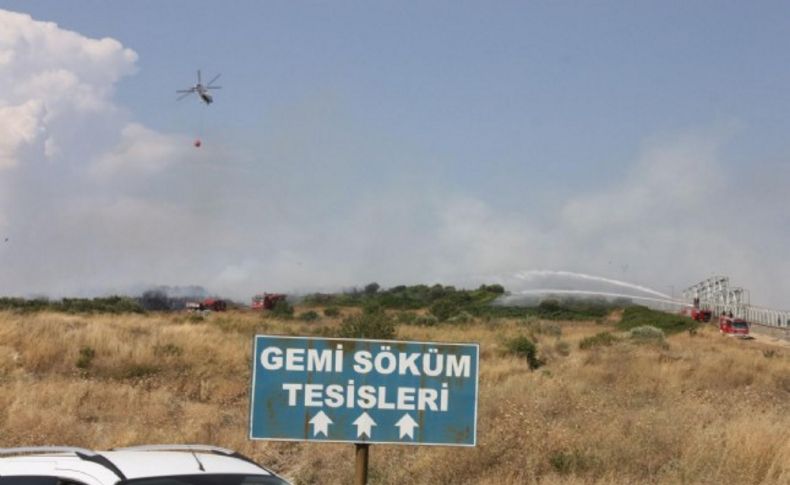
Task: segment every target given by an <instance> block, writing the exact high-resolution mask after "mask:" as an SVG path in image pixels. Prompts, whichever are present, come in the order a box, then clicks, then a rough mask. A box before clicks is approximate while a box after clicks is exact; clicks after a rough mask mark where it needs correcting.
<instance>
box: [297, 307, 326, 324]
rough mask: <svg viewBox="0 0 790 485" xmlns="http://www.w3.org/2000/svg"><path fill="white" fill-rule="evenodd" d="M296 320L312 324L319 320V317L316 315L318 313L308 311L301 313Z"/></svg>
mask: <svg viewBox="0 0 790 485" xmlns="http://www.w3.org/2000/svg"><path fill="white" fill-rule="evenodd" d="M298 318H299V320H302V321H303V322H314V321H316V320H318V319H319V318H321V316H320V315H319V314H318V312H315V311H313V310H310V311H306V312H304V313H301V314H300V315H299V317H298Z"/></svg>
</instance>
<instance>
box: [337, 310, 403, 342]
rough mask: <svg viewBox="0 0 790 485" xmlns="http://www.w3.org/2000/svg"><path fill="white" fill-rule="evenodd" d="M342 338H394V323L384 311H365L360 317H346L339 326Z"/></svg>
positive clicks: (339, 333)
mask: <svg viewBox="0 0 790 485" xmlns="http://www.w3.org/2000/svg"><path fill="white" fill-rule="evenodd" d="M338 336H339V337H342V338H373V339H386V340H391V339H394V338H395V322H394V321H393V320H392V318H390V317H389V316H388V315H387V314H386V313H385V312H384V311H381V310H379V311H366V312H363V313H362V314H361V315H352V316H349V317H346V318H345V319H344V320H343V323H342V324H341V325H340V330H339V332H338Z"/></svg>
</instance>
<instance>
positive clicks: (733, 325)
mask: <svg viewBox="0 0 790 485" xmlns="http://www.w3.org/2000/svg"><path fill="white" fill-rule="evenodd" d="M719 332H721V333H722V335H732V336H734V337H747V336H748V335H749V322H747V321H746V320H744V319H742V318H734V317H731V316H728V315H721V316H720V317H719Z"/></svg>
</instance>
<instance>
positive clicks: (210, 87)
mask: <svg viewBox="0 0 790 485" xmlns="http://www.w3.org/2000/svg"><path fill="white" fill-rule="evenodd" d="M206 89H222V86H206Z"/></svg>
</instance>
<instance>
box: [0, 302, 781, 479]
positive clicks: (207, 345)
mask: <svg viewBox="0 0 790 485" xmlns="http://www.w3.org/2000/svg"><path fill="white" fill-rule="evenodd" d="M312 303H313V305H312V306H311V307H310V308H297V309H296V311H295V314H296V315H300V314H303V313H305V312H306V311H308V310H313V311H315V312H316V313H317V314H318V315H320V318H319V319H317V320H315V319H311V320H310V321H303V320H300V319H299V318H294V319H290V320H279V319H274V318H268V319H267V318H264V317H262V316H261V315H259V314H254V313H249V312H248V313H243V312H232V313H227V314H219V313H217V314H211V315H209V316H207V317H205V318H203V317H197V316H190V315H187V314H155V313H149V314H124V315H108V314H91V315H73V314H64V313H52V312H46V311H42V312H37V313H18V312H16V313H10V312H0V446H16V445H33V444H71V445H80V446H87V447H93V448H99V449H101V448H108V447H113V446H123V445H132V444H139V443H171V442H183V443H190V442H203V443H212V444H216V445H221V446H226V447H230V448H234V449H238V450H239V451H241V452H243V453H245V454H248V455H250V456H252V457H254V458H255V459H257V460H260V461H261V462H263V463H265V464H267V465H269V466H271V467H273V468H274V469H276V470H277V471H280V472H282V473H284V474H285V475H286V476H288V477H290V478H291V479H293V480H294V481H296V482H297V483H350V482H351V477H352V473H353V446H351V445H332V444H311V445H305V444H299V443H274V442H272V443H269V442H250V441H248V440H247V434H248V421H247V420H248V391H249V383H250V359H251V356H250V352H251V337H252V335H254V334H255V333H276V334H294V335H310V334H331V333H332V332H335V331H337V330H338V329H339V328H340V327H341V321H342V318H343V316H348V315H349V314H350V313H352V312H356V311H358V310H357V309H354V308H348V307H344V308H342V314H343V315H341V316H337V317H331V318H330V317H326V316H324V315H325V312H324V311H323V308H322V307H320V306H316V305H317V303H315V302H312ZM329 313H330V314H333V315H336V312H334V311H333V312H329ZM643 317H644V316H643ZM643 317H642V318H643ZM601 320H602V321H603V322H604V323H599V324H596V323H595V322H594V321H592V320H590V321H578V320H574V321H565V322H558V321H556V320H552V321H549V320H541V319H539V318H536V317H530V318H518V319H509V318H491V317H490V316H489V317H487V318H485V319H482V318H475V319H473V320H472V321H471V322H468V323H463V324H447V323H440V324H436V325H433V326H425V325H422V326H418V325H407V324H400V325H398V326H397V328H396V332H397V337H398V338H401V339H414V340H443V341H461V342H470V341H475V342H480V343H481V375H480V412H479V417H478V427H479V434H478V446H477V447H475V448H469V449H467V448H449V447H448V448H446V447H406V446H373V447H372V450H371V483H382V484H396V483H397V484H403V483H426V484H427V483H431V484H435V483H482V484H501V483H513V484H516V483H518V484H521V483H565V484H573V483H644V482H659V483H790V404H789V403H790V352H788V351H786V350H785V349H780V350H779V351H776V350H775V349H769V348H762V347H760V346H759V345H760V344H758V343H756V342H744V341H738V340H734V339H730V338H726V337H722V336H719V335H718V333H716V332H715V331H714V330H713V329H712V328H709V327H706V328H703V329H701V330H700V331H699V332H697V333H696V334H693V335H692V334H690V333H688V332H680V333H676V334H674V335H671V336H669V337H667V338H666V340H665V341H664V340H661V339H659V340H660V341H652V340H651V341H641V340H639V339H637V338H635V337H633V336H631V334H629V333H628V332H623V331H621V330H620V329H618V328H617V325H618V321H617V320H619V318H610V319H608V320H607V319H601ZM644 324H645V322H644V321H642V320H640V323H639V325H644ZM606 331H608V332H610V334H611V338H609V337H607V338H598V339H597V340H595V339H593V340H594V341H595V342H599V341H600V342H601V344H593V345H585V348H584V349H582V348H580V345H579V344H580V342H581V341H582V340H583V339H585V338H588V337H593V336H595V335H597V334H601V333H603V332H606ZM517 337H528V338H529V339H530V340H531V341H533V342H536V347H537V356H536V357H537V359H538V360H539V361H540V364H541V365H540V366H537V368H536V369H535V370H530V366H529V364H528V362H527V360H526V359H525V358H524V356H523V355H521V354H518V353H512V352H511V350H509V349H513V348H514V346H513V342H514V341H517V340H516V338H517Z"/></svg>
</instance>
